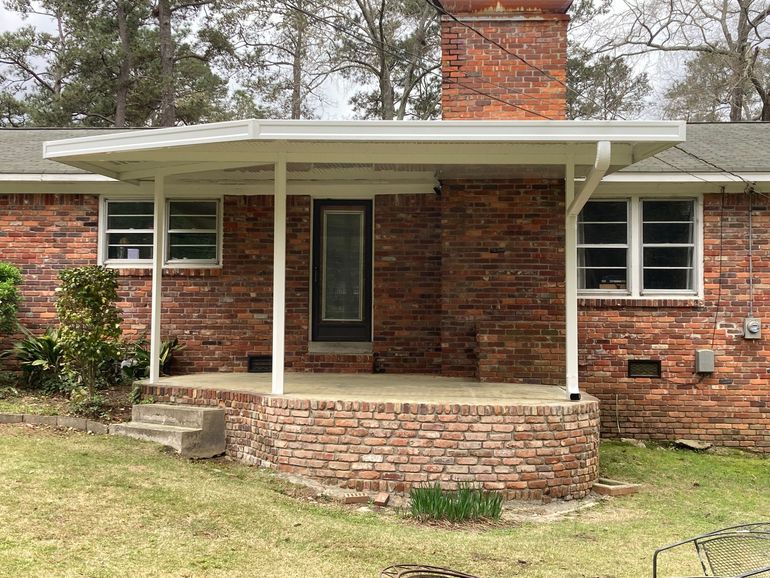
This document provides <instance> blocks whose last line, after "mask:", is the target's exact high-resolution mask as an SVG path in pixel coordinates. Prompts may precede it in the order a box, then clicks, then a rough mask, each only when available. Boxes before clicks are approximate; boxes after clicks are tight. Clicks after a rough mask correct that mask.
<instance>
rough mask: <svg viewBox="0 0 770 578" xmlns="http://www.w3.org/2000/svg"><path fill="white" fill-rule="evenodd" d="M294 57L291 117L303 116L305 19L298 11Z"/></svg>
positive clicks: (295, 20) (295, 16)
mask: <svg viewBox="0 0 770 578" xmlns="http://www.w3.org/2000/svg"><path fill="white" fill-rule="evenodd" d="M300 7H302V4H300ZM294 31H295V34H296V38H295V42H294V58H293V59H292V71H291V72H292V78H291V118H293V119H298V118H302V63H303V59H304V57H305V49H304V44H305V19H304V17H303V15H302V14H300V13H299V12H298V11H296V12H295V14H294Z"/></svg>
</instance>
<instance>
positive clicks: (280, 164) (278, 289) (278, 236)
mask: <svg viewBox="0 0 770 578" xmlns="http://www.w3.org/2000/svg"><path fill="white" fill-rule="evenodd" d="M274 188H275V196H274V202H273V371H272V378H273V379H272V381H273V384H272V392H273V395H283V377H284V376H283V373H284V358H285V354H284V348H285V337H286V335H285V334H286V156H285V155H281V156H279V157H278V160H277V161H276V163H275V172H274Z"/></svg>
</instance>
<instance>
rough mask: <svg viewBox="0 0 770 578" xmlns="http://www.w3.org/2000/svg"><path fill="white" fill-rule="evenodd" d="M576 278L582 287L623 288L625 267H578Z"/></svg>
mask: <svg viewBox="0 0 770 578" xmlns="http://www.w3.org/2000/svg"><path fill="white" fill-rule="evenodd" d="M578 280H579V282H580V287H581V288H582V289H625V288H626V286H627V273H626V270H625V269H579V270H578Z"/></svg>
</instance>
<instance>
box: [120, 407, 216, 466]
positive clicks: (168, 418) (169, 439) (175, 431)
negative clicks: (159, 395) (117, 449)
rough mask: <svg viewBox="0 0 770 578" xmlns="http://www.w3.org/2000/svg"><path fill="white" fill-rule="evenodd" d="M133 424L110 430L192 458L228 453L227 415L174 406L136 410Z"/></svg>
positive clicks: (121, 425)
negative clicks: (226, 438)
mask: <svg viewBox="0 0 770 578" xmlns="http://www.w3.org/2000/svg"><path fill="white" fill-rule="evenodd" d="M131 414H132V418H133V421H131V422H129V423H119V424H113V425H111V426H110V434H112V435H122V436H127V437H130V438H134V439H139V440H143V441H150V442H155V443H159V444H162V445H164V446H167V447H170V448H172V449H174V450H176V451H177V452H178V453H179V454H181V455H183V456H185V457H189V458H211V457H214V456H217V455H220V454H222V453H224V451H225V412H224V410H222V409H218V408H202V407H195V406H183V405H172V404H160V403H157V404H142V405H135V406H134V407H133V408H132V412H131Z"/></svg>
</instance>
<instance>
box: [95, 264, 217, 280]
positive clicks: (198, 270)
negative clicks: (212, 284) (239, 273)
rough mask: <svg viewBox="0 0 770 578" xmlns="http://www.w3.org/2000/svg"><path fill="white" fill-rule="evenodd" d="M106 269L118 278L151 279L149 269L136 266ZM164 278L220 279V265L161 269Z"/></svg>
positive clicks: (117, 266) (111, 266) (109, 267)
mask: <svg viewBox="0 0 770 578" xmlns="http://www.w3.org/2000/svg"><path fill="white" fill-rule="evenodd" d="M105 266H106V267H107V268H108V269H114V270H115V271H117V272H118V277H152V268H151V267H138V266H136V265H131V266H128V265H125V266H119V265H105ZM163 276H164V277H221V276H222V266H221V265H199V266H195V267H191V266H189V265H188V266H186V267H175V266H165V267H163Z"/></svg>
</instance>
